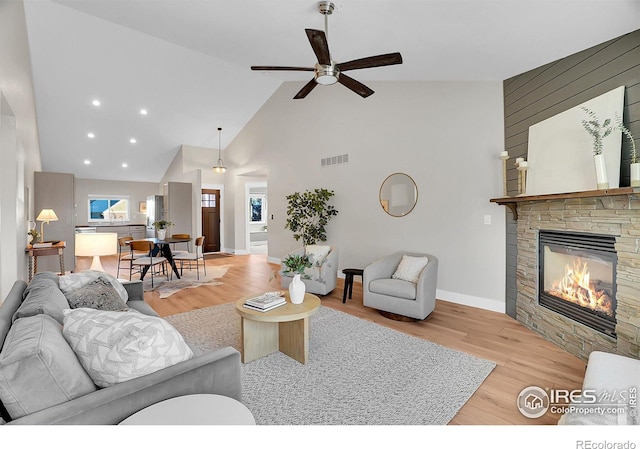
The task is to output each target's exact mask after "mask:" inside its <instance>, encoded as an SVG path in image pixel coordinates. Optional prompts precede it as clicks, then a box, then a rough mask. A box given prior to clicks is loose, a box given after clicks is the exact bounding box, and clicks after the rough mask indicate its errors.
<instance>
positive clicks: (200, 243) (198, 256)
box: [173, 236, 207, 280]
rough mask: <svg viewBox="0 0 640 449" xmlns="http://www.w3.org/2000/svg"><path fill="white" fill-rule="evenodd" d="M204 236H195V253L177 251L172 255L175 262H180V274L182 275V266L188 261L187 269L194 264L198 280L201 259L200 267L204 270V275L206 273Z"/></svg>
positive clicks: (191, 267)
mask: <svg viewBox="0 0 640 449" xmlns="http://www.w3.org/2000/svg"><path fill="white" fill-rule="evenodd" d="M203 249H204V236H202V237H198V238H196V241H195V253H180V252H179V253H178V254H176V255H174V256H173V260H174V261H175V262H180V275H181V276H182V271H183V268H184V264H185V262H189V265H188V267H187V268H188V269H190V270H192V269H193V265H194V264H195V266H196V273H197V277H198V280H200V261H201V260H202V268H203V270H204V275H205V276H206V275H207V265H206V264H205V263H204V251H203Z"/></svg>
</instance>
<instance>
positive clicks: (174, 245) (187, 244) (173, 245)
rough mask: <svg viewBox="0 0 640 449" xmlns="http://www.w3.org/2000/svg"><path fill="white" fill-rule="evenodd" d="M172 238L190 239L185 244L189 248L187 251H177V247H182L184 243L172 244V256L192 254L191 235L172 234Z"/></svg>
mask: <svg viewBox="0 0 640 449" xmlns="http://www.w3.org/2000/svg"><path fill="white" fill-rule="evenodd" d="M171 238H172V239H189V241H188V242H184V244H185V245H186V248H187V249H186V251H183V250H179V249H176V245H180V244H181V243H183V242H180V243H172V244H171V253H172V254H178V253H190V252H191V235H189V234H172V235H171Z"/></svg>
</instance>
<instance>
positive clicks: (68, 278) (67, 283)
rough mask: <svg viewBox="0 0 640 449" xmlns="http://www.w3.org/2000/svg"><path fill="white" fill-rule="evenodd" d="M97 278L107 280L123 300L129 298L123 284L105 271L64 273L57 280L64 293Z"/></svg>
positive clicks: (125, 300)
mask: <svg viewBox="0 0 640 449" xmlns="http://www.w3.org/2000/svg"><path fill="white" fill-rule="evenodd" d="M98 278H102V279H105V280H107V281H109V282H110V283H111V285H112V286H113V288H115V289H116V291H117V292H118V295H120V297H121V298H122V300H123V301H124V302H127V301H128V300H129V294H128V293H127V290H125V288H124V286H123V285H122V284H121V283H120V281H118V280H117V279H116V278H114V277H113V276H111V275H110V274H109V273H105V272H103V271H95V270H87V271H81V272H79V273H71V274H66V275H64V276H60V277H59V278H58V282H59V284H60V290H62V293H64V294H65V295H66V294H67V293H69V292H71V291H73V290H76V289H78V288H82V287H84V286H85V285H87V284H89V283H90V282H93V281H95V280H96V279H98Z"/></svg>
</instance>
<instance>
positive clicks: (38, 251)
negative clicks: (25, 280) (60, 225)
mask: <svg viewBox="0 0 640 449" xmlns="http://www.w3.org/2000/svg"><path fill="white" fill-rule="evenodd" d="M65 246H66V243H65V242H64V241H60V242H58V243H56V244H55V245H51V246H45V247H41V248H34V247H33V246H32V245H28V246H27V249H26V250H25V251H26V252H27V253H28V255H29V282H31V279H32V278H33V275H34V274H36V273H37V272H38V257H40V256H58V257H59V258H60V274H64V248H65Z"/></svg>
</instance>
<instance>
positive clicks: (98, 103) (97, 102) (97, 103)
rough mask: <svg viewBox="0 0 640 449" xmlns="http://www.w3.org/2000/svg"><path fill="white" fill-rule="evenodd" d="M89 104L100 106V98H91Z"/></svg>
mask: <svg viewBox="0 0 640 449" xmlns="http://www.w3.org/2000/svg"><path fill="white" fill-rule="evenodd" d="M91 104H92V105H94V106H100V100H93V101H92V102H91Z"/></svg>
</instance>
